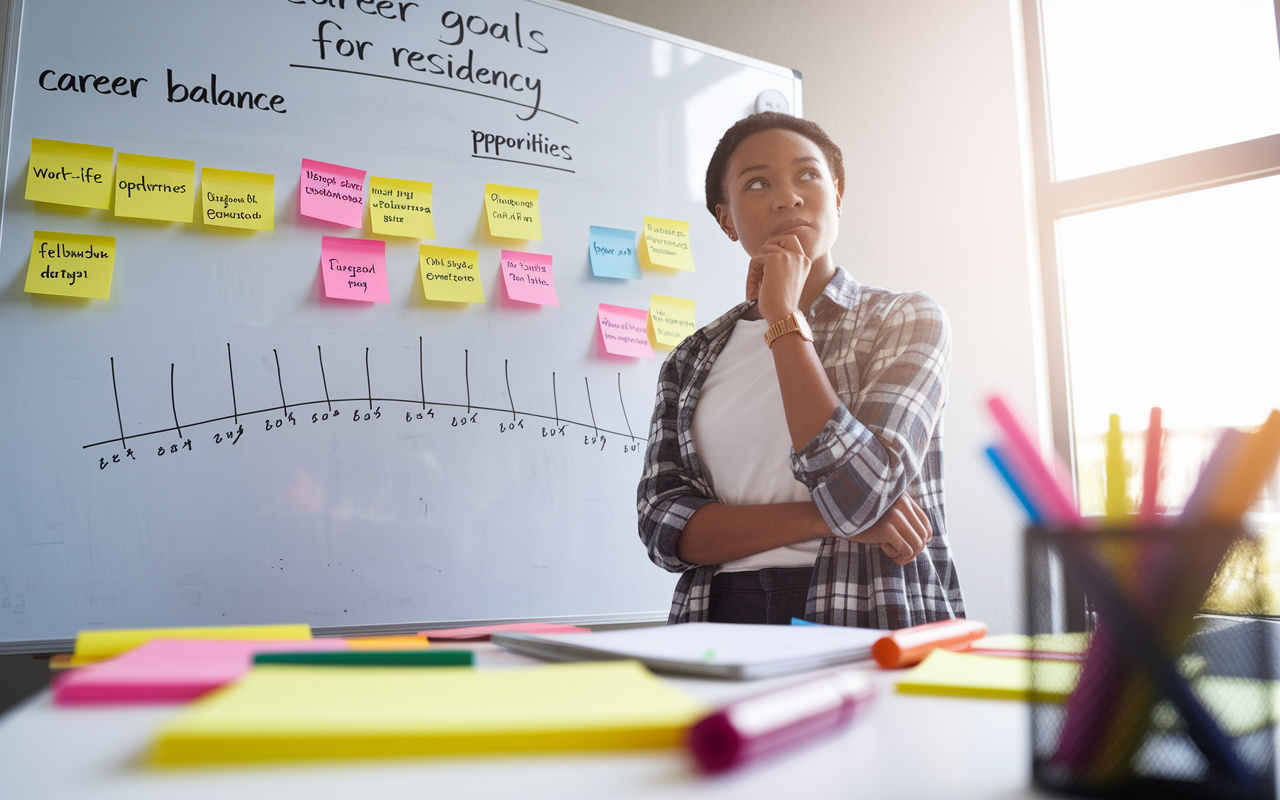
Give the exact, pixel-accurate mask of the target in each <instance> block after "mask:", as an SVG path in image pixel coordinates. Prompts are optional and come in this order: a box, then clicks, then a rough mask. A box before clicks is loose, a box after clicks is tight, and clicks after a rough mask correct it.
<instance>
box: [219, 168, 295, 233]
mask: <svg viewBox="0 0 1280 800" xmlns="http://www.w3.org/2000/svg"><path fill="white" fill-rule="evenodd" d="M200 198H201V200H202V201H203V204H202V206H203V210H202V211H201V214H203V219H204V224H206V225H220V226H222V227H225V228H246V229H248V230H254V231H272V230H275V227H276V176H274V175H269V174H267V173H264V172H239V171H237V170H232V169H212V168H210V167H205V168H204V169H202V170H201V171H200Z"/></svg>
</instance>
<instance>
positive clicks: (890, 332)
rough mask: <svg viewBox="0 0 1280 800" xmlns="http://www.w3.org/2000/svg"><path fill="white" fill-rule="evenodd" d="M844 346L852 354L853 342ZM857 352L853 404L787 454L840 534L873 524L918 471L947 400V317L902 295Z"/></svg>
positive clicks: (920, 298)
mask: <svg viewBox="0 0 1280 800" xmlns="http://www.w3.org/2000/svg"><path fill="white" fill-rule="evenodd" d="M845 349H846V350H847V352H848V358H850V359H852V358H854V357H855V352H854V348H853V347H852V346H850V347H848V348H845ZM857 357H858V358H859V359H866V367H865V371H863V372H862V374H863V377H864V379H863V381H862V384H861V388H860V390H859V391H858V393H857V396H856V397H855V398H853V407H852V408H849V407H848V406H847V405H846V404H845V403H842V404H841V405H839V406H837V407H836V409H835V411H834V412H832V414H831V418H830V419H829V420H827V424H826V425H825V426H824V427H823V429H822V430H821V431H820V432H819V433H818V435H817V436H815V437H814V438H813V439H812V440H811V441H809V443H808V444H806V445H805V446H804V448H803V449H801V450H800V451H799V452H794V451H793V452H792V454H791V468H792V473H793V474H794V475H795V478H796V480H798V481H800V482H801V483H803V484H804V485H805V486H806V487H807V488H808V489H809V493H810V495H811V496H812V498H813V500H814V502H815V503H816V504H817V506H818V510H819V511H820V512H821V513H822V516H823V518H824V519H825V520H826V522H827V525H828V526H829V527H830V528H831V530H832V531H833V532H834V533H835V534H836V535H837V536H840V537H845V538H847V537H850V536H854V535H856V534H858V533H861V532H862V531H863V530H866V529H867V528H868V527H870V526H871V525H872V524H873V523H875V521H876V520H878V519H879V518H880V517H881V516H883V514H884V513H885V512H886V511H887V510H888V509H889V508H890V507H891V506H892V505H893V504H894V503H895V502H896V501H897V500H898V498H899V497H901V496H902V493H903V492H905V491H906V490H907V487H908V486H910V484H911V483H912V481H914V480H915V479H916V477H917V476H918V475H920V471H921V463H922V460H923V459H924V456H925V452H926V451H927V449H928V447H929V441H930V439H931V438H932V436H933V433H934V429H935V428H936V427H937V425H938V424H939V422H940V419H941V416H942V409H943V406H944V405H945V402H946V385H947V372H948V370H949V368H950V363H951V331H950V327H949V325H948V323H947V318H946V315H945V314H944V313H943V311H942V308H941V307H940V306H939V305H938V304H937V302H935V301H934V300H933V298H931V297H929V296H928V295H926V294H923V293H920V292H913V293H910V294H906V295H903V297H902V299H901V301H900V302H898V303H896V304H895V307H894V308H892V309H891V310H890V311H889V313H888V314H886V316H885V319H884V323H883V325H882V326H881V328H880V330H879V332H878V334H877V337H876V340H875V344H874V345H873V347H872V350H871V352H870V353H869V354H862V355H859V356H857ZM827 366H828V369H830V368H831V366H830V365H827ZM858 366H859V365H856V364H850V365H845V367H843V368H852V369H856V368H858Z"/></svg>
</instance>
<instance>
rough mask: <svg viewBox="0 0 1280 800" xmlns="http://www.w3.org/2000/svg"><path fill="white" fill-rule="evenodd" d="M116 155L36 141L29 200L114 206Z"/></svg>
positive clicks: (90, 146)
mask: <svg viewBox="0 0 1280 800" xmlns="http://www.w3.org/2000/svg"><path fill="white" fill-rule="evenodd" d="M114 152H115V151H114V150H112V149H111V148H110V147H99V146H97V145H93V144H76V143H75V142H59V141H56V140H54V139H32V140H31V166H30V168H29V169H30V171H29V172H28V173H27V195H26V196H27V199H28V200H35V201H36V202H38V203H61V204H62V205H64V206H84V207H85V208H106V207H108V206H110V205H111V156H112V154H113V153H114Z"/></svg>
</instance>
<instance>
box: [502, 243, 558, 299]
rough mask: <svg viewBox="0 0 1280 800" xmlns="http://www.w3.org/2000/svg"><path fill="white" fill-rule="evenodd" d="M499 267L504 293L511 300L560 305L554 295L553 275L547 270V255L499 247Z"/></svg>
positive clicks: (548, 259) (548, 267)
mask: <svg viewBox="0 0 1280 800" xmlns="http://www.w3.org/2000/svg"><path fill="white" fill-rule="evenodd" d="M501 269H502V280H503V281H504V282H505V283H506V286H507V295H508V296H509V297H510V298H511V299H512V300H519V301H520V302H522V303H538V304H539V305H544V306H558V305H560V300H559V298H557V297H556V279H555V275H554V273H552V271H551V256H548V255H543V254H542V253H518V252H516V251H514V250H503V251H502V267H501Z"/></svg>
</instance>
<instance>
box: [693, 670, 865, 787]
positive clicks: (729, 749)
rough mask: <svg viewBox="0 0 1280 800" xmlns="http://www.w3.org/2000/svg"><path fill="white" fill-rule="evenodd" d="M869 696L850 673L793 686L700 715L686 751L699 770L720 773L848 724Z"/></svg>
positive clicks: (861, 678)
mask: <svg viewBox="0 0 1280 800" xmlns="http://www.w3.org/2000/svg"><path fill="white" fill-rule="evenodd" d="M874 696H875V692H874V689H873V687H872V685H871V682H870V681H869V680H867V677H866V676H865V675H862V674H859V673H857V672H853V671H846V672H837V673H836V674H834V675H828V676H826V677H823V678H818V679H816V680H811V681H805V682H804V683H798V684H794V685H792V686H788V687H786V688H784V689H779V690H777V691H774V692H768V693H766V694H761V695H756V696H755V697H749V698H747V699H746V700H740V701H738V702H736V703H733V704H732V705H730V706H728V707H726V708H722V709H721V710H719V711H716V712H715V713H713V714H711V715H710V716H708V717H704V718H703V719H702V720H700V721H699V722H698V723H697V724H695V725H694V726H693V727H692V728H690V729H689V749H690V750H691V751H692V752H693V757H694V758H695V759H697V761H698V765H699V766H701V767H702V769H703V770H705V771H707V772H723V771H724V770H727V769H731V768H733V767H735V766H737V765H739V764H742V763H744V762H746V761H750V760H753V759H756V758H759V757H761V756H764V755H768V754H770V753H773V752H775V751H777V750H782V749H785V748H788V747H791V746H792V745H795V744H798V743H799V742H802V741H804V740H806V739H809V738H811V737H814V736H817V735H820V734H822V733H826V732H828V731H831V730H834V729H835V728H838V727H840V726H841V725H844V724H845V723H848V722H849V721H850V720H852V719H853V717H854V714H855V713H856V712H857V710H858V709H859V708H860V707H861V706H863V705H865V704H866V703H867V702H869V701H870V700H871V699H872V697H874Z"/></svg>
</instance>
